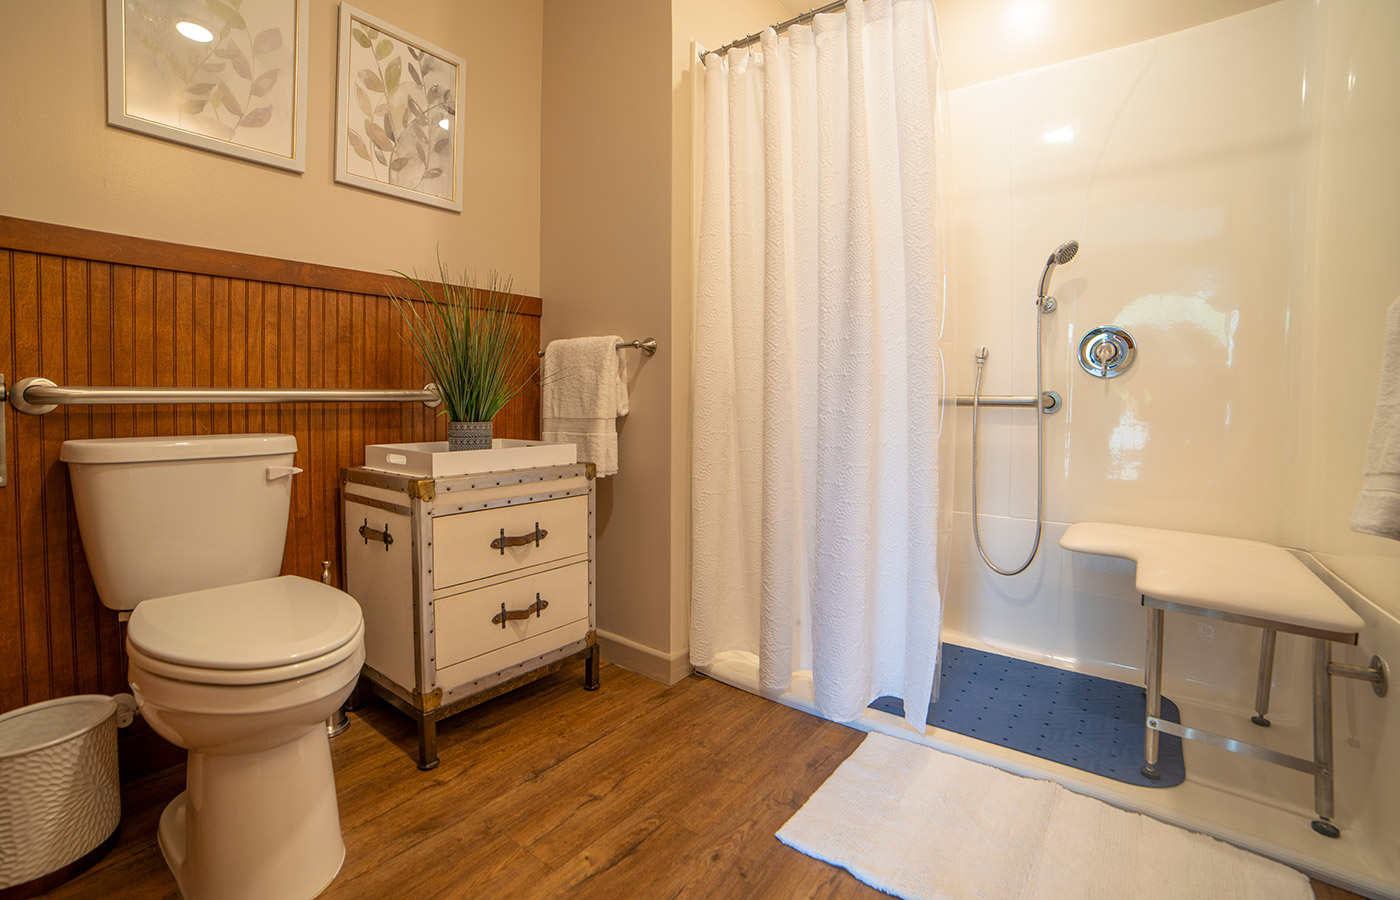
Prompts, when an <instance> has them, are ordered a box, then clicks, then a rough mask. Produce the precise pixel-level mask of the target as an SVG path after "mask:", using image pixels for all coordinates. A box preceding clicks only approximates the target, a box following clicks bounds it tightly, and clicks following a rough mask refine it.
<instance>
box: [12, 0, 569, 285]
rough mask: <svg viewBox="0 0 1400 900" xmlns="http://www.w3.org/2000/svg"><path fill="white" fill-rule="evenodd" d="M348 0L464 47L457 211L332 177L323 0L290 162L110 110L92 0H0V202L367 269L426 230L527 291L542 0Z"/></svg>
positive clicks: (401, 251) (329, 64)
mask: <svg viewBox="0 0 1400 900" xmlns="http://www.w3.org/2000/svg"><path fill="white" fill-rule="evenodd" d="M356 5H357V6H359V7H360V8H362V9H364V10H365V11H366V12H368V13H370V14H372V15H376V16H380V17H381V18H384V19H386V20H387V21H389V22H392V23H394V24H396V25H399V26H401V27H403V28H404V29H406V30H407V31H409V32H410V33H412V34H416V35H420V36H421V37H423V38H424V39H425V40H429V41H432V42H434V43H436V44H439V45H440V46H442V47H444V48H445V49H448V50H451V51H453V52H454V53H457V54H459V55H461V56H463V57H464V58H465V59H466V67H467V71H466V80H467V90H466V104H465V112H464V116H463V121H464V123H465V129H466V134H467V136H468V141H467V145H466V168H465V180H464V207H463V211H462V212H461V213H460V214H459V213H452V212H447V211H444V210H439V209H435V208H432V207H428V206H422V205H420V204H417V203H410V202H406V201H403V200H398V199H394V198H391V197H387V196H384V195H382V194H373V193H367V192H365V191H361V190H357V189H355V188H350V187H345V186H341V185H337V184H335V183H334V169H333V166H332V159H333V156H332V153H333V140H332V133H333V126H334V122H335V62H336V32H337V28H338V18H337V17H338V8H339V7H338V4H336V3H332V2H328V0H312V2H311V28H312V30H311V36H310V37H311V44H310V57H311V58H310V64H309V69H308V73H309V82H308V103H307V110H308V120H307V129H306V137H307V161H306V173H305V174H303V175H296V174H294V173H290V172H284V171H282V170H280V169H273V168H269V167H267V166H262V165H258V164H255V163H249V162H244V161H242V160H239V159H235V158H234V157H229V156H223V155H221V154H215V153H209V152H206V151H203V150H196V149H194V148H191V147H186V146H184V145H181V144H174V143H170V142H168V141H163V140H160V139H158V138H153V137H147V136H145V135H140V134H135V133H133V132H128V131H124V130H122V129H119V128H114V127H112V126H109V125H108V124H107V110H106V77H107V76H106V68H105V63H104V59H105V38H104V33H105V24H104V15H103V3H102V0H64V2H61V3H33V2H29V0H0V24H3V27H4V32H5V36H6V46H5V51H4V52H3V53H0V83H3V84H5V85H6V86H7V88H6V90H5V91H4V92H3V94H0V117H3V120H4V121H5V122H6V123H7V126H6V128H4V129H0V159H3V160H4V161H5V175H4V178H3V181H0V214H3V215H8V216H17V217H20V218H26V219H36V220H40V221H45V222H57V223H60V224H63V225H75V226H78V227H81V228H91V229H96V230H98V231H109V232H116V233H119V234H130V235H136V236H139V237H147V238H156V239H159V240H167V241H176V242H179V243H184V244H195V245H198V246H205V247H217V248H220V249H225V250H236V251H241V252H245V253H255V254H259V255H265V256H275V257H283V258H290V259H296V260H305V261H308V262H315V263H324V264H329V265H337V266H345V267H348V268H354V269H366V270H369V271H377V270H389V269H408V270H411V269H413V268H419V269H426V268H429V267H431V266H432V265H433V263H434V256H435V253H436V248H437V247H439V246H440V247H441V248H442V253H443V256H444V258H445V259H446V260H447V261H449V262H451V263H452V264H453V265H454V267H462V268H466V267H474V268H478V269H481V270H485V269H488V268H496V269H499V270H501V271H503V272H507V273H512V274H513V275H514V276H515V279H516V287H517V289H519V290H521V291H523V292H525V293H532V294H533V293H536V292H537V291H538V289H539V280H540V279H539V268H540V242H539V214H540V204H539V183H540V181H539V179H540V174H539V150H540V70H541V67H540V52H541V34H542V30H543V11H544V3H543V0H512V2H510V3H499V2H494V0H423V2H415V3H396V2H394V0H357V4H356ZM56 60H69V62H68V63H64V64H61V65H60V64H57V63H56V62H55V61H56ZM73 60H78V61H81V63H80V64H73V63H72V61H73ZM23 123H27V124H23Z"/></svg>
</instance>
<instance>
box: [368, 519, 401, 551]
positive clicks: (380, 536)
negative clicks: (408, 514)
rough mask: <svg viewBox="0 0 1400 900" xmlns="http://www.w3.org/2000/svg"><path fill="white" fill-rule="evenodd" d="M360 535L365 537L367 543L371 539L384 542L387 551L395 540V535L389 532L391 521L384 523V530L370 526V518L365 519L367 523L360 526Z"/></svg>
mask: <svg viewBox="0 0 1400 900" xmlns="http://www.w3.org/2000/svg"><path fill="white" fill-rule="evenodd" d="M360 537H362V538H364V539H365V543H366V544H368V543H369V542H370V541H381V542H383V544H384V551H385V552H386V553H387V552H388V550H389V545H390V544H392V543H393V542H394V536H393V535H392V534H390V533H389V523H388V522H385V523H384V530H383V531H380V530H379V529H378V528H370V527H369V519H365V524H363V525H361V526H360Z"/></svg>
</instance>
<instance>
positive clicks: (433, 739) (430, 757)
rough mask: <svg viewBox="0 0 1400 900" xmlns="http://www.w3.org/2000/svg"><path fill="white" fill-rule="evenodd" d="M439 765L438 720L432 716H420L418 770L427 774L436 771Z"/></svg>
mask: <svg viewBox="0 0 1400 900" xmlns="http://www.w3.org/2000/svg"><path fill="white" fill-rule="evenodd" d="M437 764H438V754H437V719H436V718H435V717H433V716H432V715H424V716H419V717H418V768H420V769H422V770H423V771H425V772H426V771H428V770H429V769H436V768H437Z"/></svg>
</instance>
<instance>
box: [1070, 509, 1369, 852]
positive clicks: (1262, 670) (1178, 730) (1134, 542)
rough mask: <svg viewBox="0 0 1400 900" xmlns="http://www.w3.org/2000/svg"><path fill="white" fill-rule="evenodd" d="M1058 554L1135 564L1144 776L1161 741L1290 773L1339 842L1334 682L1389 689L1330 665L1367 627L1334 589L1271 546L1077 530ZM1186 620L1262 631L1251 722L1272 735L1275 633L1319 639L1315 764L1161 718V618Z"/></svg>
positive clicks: (1124, 530) (1361, 671)
mask: <svg viewBox="0 0 1400 900" xmlns="http://www.w3.org/2000/svg"><path fill="white" fill-rule="evenodd" d="M1060 546H1061V547H1064V548H1065V549H1067V550H1073V551H1077V552H1080V553H1093V554H1097V555H1100V556H1114V557H1119V558H1121V559H1130V560H1133V561H1134V562H1136V563H1137V576H1136V587H1137V590H1138V593H1140V594H1141V595H1142V605H1143V606H1145V607H1146V608H1147V609H1148V619H1147V664H1146V666H1145V670H1146V676H1147V721H1146V723H1145V724H1146V732H1147V735H1146V741H1145V756H1146V760H1147V764H1146V765H1145V766H1143V768H1142V773H1143V774H1144V775H1146V776H1147V777H1148V778H1153V779H1155V778H1157V777H1159V774H1158V771H1157V742H1158V734H1159V732H1161V733H1166V734H1173V735H1176V736H1177V737H1180V738H1183V739H1185V740H1192V741H1201V742H1203V743H1206V744H1210V745H1212V746H1215V747H1219V748H1221V749H1224V750H1229V751H1231V752H1234V753H1241V754H1244V755H1246V756H1251V757H1254V758H1256V759H1261V760H1264V761H1265V762H1271V763H1274V764H1276V765H1282V766H1287V767H1288V768H1291V769H1296V770H1298V771H1300V772H1306V773H1307V774H1309V775H1312V776H1313V799H1314V802H1315V807H1316V810H1317V815H1318V818H1317V819H1316V820H1314V821H1313V823H1312V827H1313V829H1314V830H1315V831H1317V832H1318V833H1319V834H1322V835H1326V836H1327V837H1337V836H1338V835H1339V834H1340V832H1339V831H1338V830H1337V826H1336V825H1334V824H1332V821H1331V819H1332V816H1333V811H1334V810H1333V797H1332V786H1333V769H1332V690H1331V676H1332V675H1341V676H1345V677H1351V678H1362V679H1365V680H1368V681H1371V682H1373V683H1374V684H1375V685H1376V689H1377V693H1382V692H1383V690H1384V686H1385V669H1384V666H1383V664H1382V663H1381V662H1380V660H1378V659H1373V660H1372V665H1371V667H1369V668H1367V667H1362V666H1346V665H1339V664H1335V663H1333V662H1332V661H1331V642H1333V641H1337V642H1339V643H1344V644H1355V643H1356V641H1357V634H1358V633H1359V632H1360V631H1361V629H1362V627H1363V626H1364V623H1363V622H1362V619H1361V617H1360V616H1358V615H1357V614H1356V612H1355V611H1354V610H1352V608H1351V607H1349V606H1347V605H1346V603H1345V602H1343V601H1342V599H1341V598H1340V597H1338V596H1337V595H1336V594H1335V593H1334V592H1333V591H1332V590H1331V589H1330V588H1328V587H1327V586H1326V585H1325V584H1323V583H1322V581H1321V580H1319V579H1318V577H1317V576H1316V575H1314V574H1313V573H1312V572H1311V571H1310V570H1309V569H1308V567H1307V566H1305V565H1303V563H1302V562H1300V561H1299V560H1298V559H1297V558H1296V557H1294V556H1293V554H1291V553H1289V552H1288V551H1287V550H1284V549H1283V548H1281V547H1276V546H1274V545H1272V544H1263V543H1259V542H1258V541H1245V540H1239V539H1236V538H1226V537H1216V536H1213V535H1206V534H1190V533H1188V532H1183V531H1166V530H1162V529H1158V528H1139V527H1137V526H1134V525H1110V524H1106V523H1102V522H1080V523H1078V524H1075V525H1071V526H1070V528H1069V530H1068V531H1066V532H1065V535H1064V537H1062V538H1061V539H1060ZM1168 611H1170V612H1181V613H1189V614H1190V615H1195V616H1205V617H1207V618H1211V619H1218V620H1221V621H1226V622H1239V623H1241V624H1244V625H1253V626H1256V627H1258V628H1262V629H1263V631H1264V635H1263V641H1262V644H1261V647H1260V652H1259V683H1258V687H1257V690H1256V694H1255V712H1256V715H1255V716H1254V718H1253V720H1252V721H1253V722H1254V723H1255V724H1256V725H1260V726H1264V727H1267V726H1268V725H1269V720H1268V718H1267V715H1268V712H1269V687H1270V684H1271V682H1272V681H1273V667H1274V644H1275V640H1276V638H1277V635H1278V632H1280V631H1283V632H1287V633H1290V634H1299V635H1303V636H1304V637H1310V638H1312V639H1313V641H1314V643H1313V647H1314V651H1313V666H1312V670H1313V758H1312V759H1303V758H1301V757H1297V756H1290V755H1288V754H1285V753H1280V752H1278V751H1276V750H1271V749H1269V748H1267V747H1260V746H1258V745H1256V744H1250V743H1246V742H1244V741H1239V740H1235V739H1233V738H1229V737H1226V736H1224V735H1219V734H1215V733H1213V732H1209V731H1202V730H1200V729H1197V728H1189V727H1186V726H1184V725H1179V724H1177V723H1175V722H1168V721H1165V720H1163V719H1162V718H1161V709H1162V619H1163V614H1164V613H1165V612H1168Z"/></svg>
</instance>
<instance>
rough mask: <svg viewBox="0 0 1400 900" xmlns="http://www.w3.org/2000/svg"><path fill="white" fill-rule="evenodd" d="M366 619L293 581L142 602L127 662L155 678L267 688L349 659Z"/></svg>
mask: <svg viewBox="0 0 1400 900" xmlns="http://www.w3.org/2000/svg"><path fill="white" fill-rule="evenodd" d="M363 633H364V620H363V618H362V617H361V615H360V607H359V604H358V603H356V602H355V600H354V598H352V597H351V596H350V595H349V594H346V593H344V592H342V591H338V590H336V589H335V588H333V587H331V586H329V585H325V584H321V583H319V582H315V581H309V580H307V579H305V578H298V577H296V576H291V575H289V576H283V577H280V578H268V579H264V580H261V581H251V582H246V583H243V584H232V585H226V586H224V587H219V588H211V589H208V590H203V591H193V592H190V593H187V594H175V595H172V596H169V597H158V598H155V599H152V600H147V601H144V602H143V603H141V604H140V605H138V606H137V607H136V609H135V610H134V611H133V612H132V615H131V621H130V623H129V624H128V627H127V647H128V656H129V657H130V660H131V663H132V664H133V665H135V666H139V667H140V668H142V669H144V670H146V671H148V672H150V673H152V674H154V675H162V676H164V677H167V678H172V679H176V680H179V681H188V682H194V683H198V684H268V683H271V682H276V681H286V680H290V679H294V678H301V677H304V676H307V675H310V674H313V673H315V672H319V671H321V670H324V669H327V668H329V667H331V666H334V665H335V664H336V663H338V662H341V661H342V660H344V659H346V658H347V657H349V656H351V655H352V654H354V653H355V652H356V650H357V648H358V647H359V646H360V644H361V643H362V640H363Z"/></svg>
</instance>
